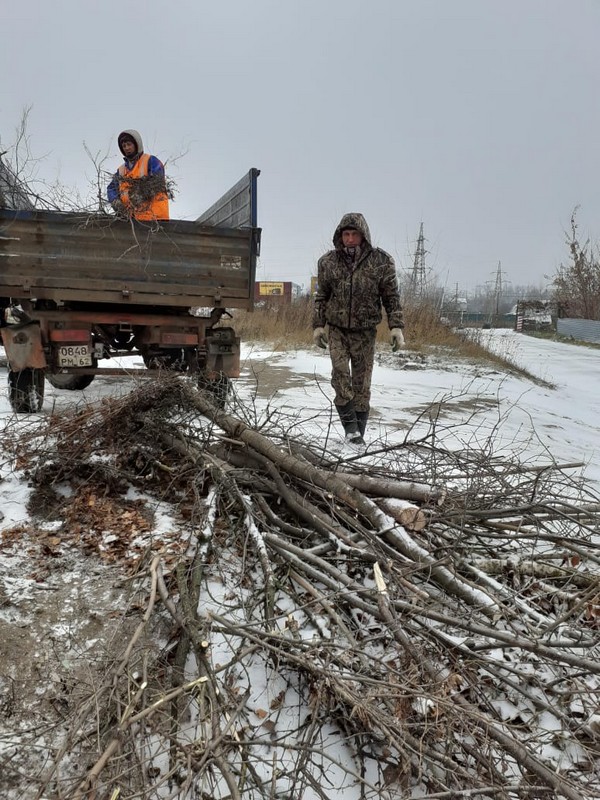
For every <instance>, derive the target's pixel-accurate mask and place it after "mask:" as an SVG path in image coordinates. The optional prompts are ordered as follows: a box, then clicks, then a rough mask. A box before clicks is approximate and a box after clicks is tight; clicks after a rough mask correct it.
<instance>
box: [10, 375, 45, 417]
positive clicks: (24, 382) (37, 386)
mask: <svg viewBox="0 0 600 800" xmlns="http://www.w3.org/2000/svg"><path fill="white" fill-rule="evenodd" d="M8 396H9V400H10V405H11V407H12V410H13V411H14V412H15V413H17V414H31V413H35V412H36V411H40V410H41V408H42V403H43V402H44V370H43V369H33V368H29V369H22V370H19V371H18V372H14V371H13V370H10V372H9V373H8Z"/></svg>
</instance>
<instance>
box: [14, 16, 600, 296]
mask: <svg viewBox="0 0 600 800" xmlns="http://www.w3.org/2000/svg"><path fill="white" fill-rule="evenodd" d="M599 40H600V1H599V0H365V1H364V2H363V1H362V0H227V2H220V1H219V0H214V2H211V3H209V2H204V1H203V0H170V2H168V3H165V2H156V1H155V0H146V2H143V3H142V2H127V0H121V2H115V0H102V2H96V1H95V2H88V1H87V0H54V1H53V2H48V0H43V1H42V0H28V2H24V3H19V4H17V2H16V0H4V3H3V9H2V32H1V39H0V41H1V43H2V47H1V48H0V71H1V74H2V75H3V80H2V91H1V92H0V140H1V142H2V149H5V148H6V146H7V145H10V144H11V143H12V142H13V141H14V132H15V129H16V127H17V126H18V123H19V119H20V117H21V114H22V111H23V109H24V108H25V107H31V112H30V116H29V123H28V133H29V136H30V145H31V150H32V152H33V154H34V155H35V156H38V157H41V156H43V160H42V161H41V162H40V163H39V166H38V174H39V175H40V177H43V178H45V179H47V180H49V181H52V180H54V179H55V178H56V177H57V176H58V177H60V179H61V180H62V181H63V182H64V183H66V184H67V185H69V186H75V187H77V188H78V189H79V190H80V191H82V192H84V193H85V192H87V191H88V189H89V185H90V182H91V180H92V179H93V175H94V168H93V165H92V162H91V161H90V158H89V156H88V155H87V154H86V152H85V147H84V143H85V145H86V146H87V148H89V150H90V151H91V152H92V153H94V154H96V153H99V154H100V156H106V157H107V159H106V162H105V167H106V169H107V170H111V171H112V170H114V169H116V167H117V166H118V163H119V160H120V155H119V152H118V149H117V145H116V136H117V134H118V132H119V131H120V130H122V129H123V128H136V129H137V130H139V131H140V132H141V134H142V137H143V139H144V144H145V149H146V151H147V152H150V153H153V154H155V155H157V156H158V157H159V158H161V159H162V160H164V161H166V162H167V170H168V173H169V175H170V177H172V178H173V179H174V180H175V181H176V184H177V196H176V199H175V202H174V203H173V204H172V208H171V215H172V217H174V218H181V219H194V218H195V217H197V216H198V215H199V214H200V213H201V212H202V211H204V210H205V209H206V208H207V207H208V206H209V205H211V204H212V203H213V202H214V201H215V200H216V199H217V198H218V197H219V196H220V195H221V194H222V193H223V192H224V191H225V190H226V189H228V188H229V186H231V185H232V184H233V183H234V182H235V181H236V180H237V179H238V178H240V177H241V176H242V175H243V174H244V173H245V172H246V171H247V170H248V169H249V168H250V167H257V168H259V169H260V170H261V176H260V178H259V224H260V225H261V227H262V228H263V248H262V257H261V260H260V266H259V269H258V273H257V278H258V279H260V280H291V281H294V282H296V283H300V284H305V285H306V284H308V282H309V279H310V275H311V274H314V272H315V264H316V260H317V258H318V256H319V255H320V254H321V253H322V252H324V251H325V250H327V249H329V247H330V246H331V236H332V233H333V230H334V228H335V226H336V224H337V222H338V221H339V219H340V217H341V216H342V214H344V213H346V212H348V211H361V212H362V213H364V214H365V216H366V218H367V221H368V222H369V225H370V228H371V233H372V236H373V240H374V243H375V244H377V245H379V246H380V247H383V248H384V249H385V250H387V251H388V252H390V253H392V255H393V256H394V257H395V259H396V261H397V263H398V265H399V266H401V267H404V268H405V269H410V268H411V267H412V260H413V254H414V250H415V246H416V239H417V235H418V231H419V226H420V223H421V222H423V223H424V230H425V236H426V248H427V250H428V251H429V252H428V254H427V265H428V267H430V268H431V270H432V272H433V273H435V275H436V276H437V279H438V282H439V283H441V284H442V285H446V286H447V287H448V290H449V291H453V292H454V291H455V289H456V288H460V290H461V292H462V291H465V290H467V289H471V290H472V289H474V288H475V287H476V286H485V285H486V284H487V283H488V282H491V281H493V280H494V279H495V274H496V270H497V267H498V262H500V263H501V269H502V273H503V280H504V281H506V282H511V283H510V284H509V285H513V286H516V285H523V284H534V285H546V284H547V283H548V280H547V279H546V277H545V276H552V275H553V274H554V273H555V271H556V269H557V268H558V266H559V265H560V263H561V262H565V261H567V260H568V251H567V248H566V245H565V231H566V230H567V229H568V227H569V220H570V216H571V213H572V211H573V209H574V207H575V206H577V205H579V206H580V210H579V212H578V220H579V223H580V228H581V232H582V236H591V238H592V239H594V240H596V239H600V100H599V83H600V81H599V78H600V46H599V44H598V42H599Z"/></svg>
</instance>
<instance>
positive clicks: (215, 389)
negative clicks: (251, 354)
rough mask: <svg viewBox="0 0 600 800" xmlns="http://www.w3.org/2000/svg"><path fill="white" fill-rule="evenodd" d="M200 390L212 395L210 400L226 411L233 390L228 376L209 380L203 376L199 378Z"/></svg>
mask: <svg viewBox="0 0 600 800" xmlns="http://www.w3.org/2000/svg"><path fill="white" fill-rule="evenodd" d="M198 388H199V389H200V390H201V391H203V392H206V393H207V394H209V395H210V399H211V400H212V402H213V403H214V404H215V405H216V406H217V408H220V409H224V408H225V406H226V404H227V398H228V397H229V392H230V389H231V380H230V379H229V378H228V377H227V375H219V376H218V378H207V377H206V375H202V374H201V375H200V376H199V378H198Z"/></svg>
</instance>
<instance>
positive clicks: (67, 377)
mask: <svg viewBox="0 0 600 800" xmlns="http://www.w3.org/2000/svg"><path fill="white" fill-rule="evenodd" d="M95 377H96V376H95V375H75V374H74V373H70V372H47V373H46V380H47V381H48V383H49V384H50V385H51V386H54V388H55V389H69V390H71V391H81V390H82V389H87V387H88V386H89V385H90V383H91V382H92V381H93V380H94V378H95Z"/></svg>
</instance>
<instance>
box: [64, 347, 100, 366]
mask: <svg viewBox="0 0 600 800" xmlns="http://www.w3.org/2000/svg"><path fill="white" fill-rule="evenodd" d="M58 366H59V367H91V366H92V348H91V347H90V345H89V344H67V345H63V346H62V347H59V348H58Z"/></svg>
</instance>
